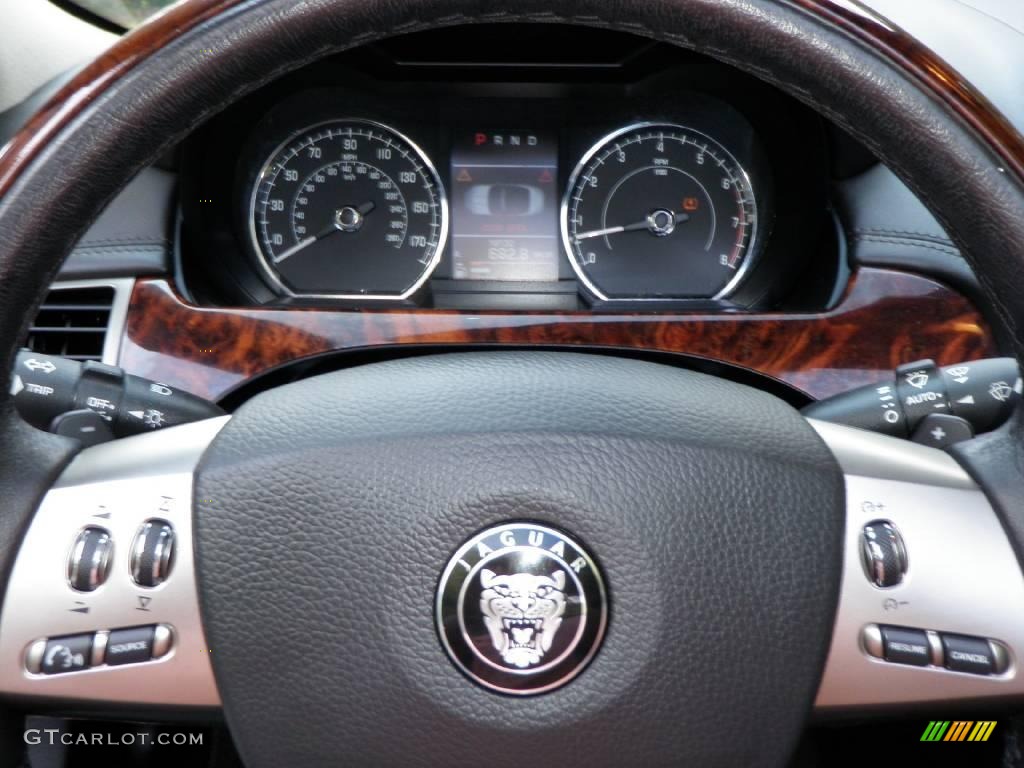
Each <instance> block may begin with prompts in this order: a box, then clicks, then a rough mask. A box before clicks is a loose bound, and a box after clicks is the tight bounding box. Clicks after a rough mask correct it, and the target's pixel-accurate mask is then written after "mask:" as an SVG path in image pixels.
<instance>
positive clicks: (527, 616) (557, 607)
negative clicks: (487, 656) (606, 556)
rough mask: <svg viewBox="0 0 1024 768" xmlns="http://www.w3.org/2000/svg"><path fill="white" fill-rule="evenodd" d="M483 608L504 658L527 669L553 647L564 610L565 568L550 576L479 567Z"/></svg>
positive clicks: (481, 605)
mask: <svg viewBox="0 0 1024 768" xmlns="http://www.w3.org/2000/svg"><path fill="white" fill-rule="evenodd" d="M480 586H482V587H483V588H484V591H483V592H482V593H481V594H480V611H481V612H482V613H483V615H484V624H486V625H487V631H488V632H490V633H491V642H492V643H494V648H495V650H497V651H498V653H500V654H501V658H503V659H504V660H505V662H506V663H508V664H511V665H512V666H513V667H517V668H519V669H525V668H526V667H529V666H532V665H534V664H537V663H538V662H540V660H541V659H542V658H543V657H544V654H545V653H546V652H547V651H549V650H551V643H552V642H553V641H554V639H555V633H556V632H557V631H558V627H559V626H560V625H561V623H562V614H563V613H565V592H564V591H563V590H564V589H565V571H555V573H554V574H552V575H551V576H534V575H533V574H532V573H514V574H512V575H511V576H499V575H498V574H496V573H495V572H494V571H492V570H489V569H487V568H484V569H483V570H482V571H480Z"/></svg>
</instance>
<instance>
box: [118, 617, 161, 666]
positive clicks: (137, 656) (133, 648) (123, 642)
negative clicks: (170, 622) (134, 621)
mask: <svg viewBox="0 0 1024 768" xmlns="http://www.w3.org/2000/svg"><path fill="white" fill-rule="evenodd" d="M154 629H155V627H152V626H149V627H132V628H131V629H116V630H114V631H113V632H111V633H110V637H109V638H108V639H107V658H106V662H107V664H110V665H111V666H117V665H118V664H137V663H138V662H140V661H149V660H150V659H152V658H153V634H154Z"/></svg>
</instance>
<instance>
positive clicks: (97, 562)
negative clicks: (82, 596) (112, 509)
mask: <svg viewBox="0 0 1024 768" xmlns="http://www.w3.org/2000/svg"><path fill="white" fill-rule="evenodd" d="M113 549H114V542H113V540H112V539H111V538H110V533H109V532H107V531H106V530H105V529H103V528H97V527H95V526H90V527H88V528H83V529H82V531H81V533H79V534H78V537H77V538H76V539H75V543H74V544H73V545H72V546H71V554H70V555H69V556H68V573H67V576H68V584H70V585H71V588H72V589H76V590H78V591H79V592H92V591H93V590H94V589H96V588H97V587H99V586H100V585H101V584H103V582H105V581H106V580H107V574H108V573H109V572H110V560H111V554H112V552H113Z"/></svg>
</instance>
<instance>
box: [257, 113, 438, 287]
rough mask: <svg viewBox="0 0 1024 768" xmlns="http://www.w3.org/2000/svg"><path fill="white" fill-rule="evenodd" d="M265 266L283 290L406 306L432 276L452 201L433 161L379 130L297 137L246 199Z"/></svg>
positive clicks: (359, 126) (352, 127)
mask: <svg viewBox="0 0 1024 768" xmlns="http://www.w3.org/2000/svg"><path fill="white" fill-rule="evenodd" d="M250 225H251V230H252V238H253V245H254V247H255V249H256V253H257V255H258V257H259V258H260V261H261V264H262V266H263V267H264V269H265V272H266V274H267V276H268V277H269V278H270V280H271V282H273V283H274V284H275V285H276V286H277V287H278V288H279V289H280V290H281V292H283V293H285V294H291V295H296V296H322V297H334V298H343V299H404V298H407V297H408V296H410V295H412V294H413V293H414V292H415V291H416V290H417V289H418V288H419V287H420V286H422V285H423V283H424V282H425V281H426V280H427V278H428V277H429V276H430V273H431V272H433V270H434V268H435V267H436V266H437V263H438V261H439V260H440V258H441V252H442V250H443V248H444V243H445V238H446V237H447V234H448V203H447V200H446V198H445V194H444V188H443V187H442V185H441V180H440V179H439V178H438V176H437V172H436V171H435V170H434V168H433V166H432V165H431V164H430V161H429V160H428V159H427V157H426V156H425V155H424V154H423V152H422V151H420V149H419V148H418V147H417V146H416V145H415V144H413V143H412V142H411V141H409V139H407V138H405V137H404V136H402V135H401V134H399V133H397V132H396V131H394V130H392V129H390V128H387V127H386V126H383V125H378V124H376V123H371V122H367V121H360V120H343V121H337V122H330V123H323V124H320V125H316V126H313V127H310V128H307V129H306V130H304V131H302V132H300V133H298V134H296V135H294V136H293V137H292V138H290V139H289V140H288V141H286V142H285V143H284V144H282V145H281V146H280V147H279V148H278V149H277V150H276V151H275V152H274V154H273V155H272V156H271V157H270V159H269V160H268V161H267V163H266V164H265V165H264V167H263V171H262V173H261V174H260V176H259V179H258V181H257V183H256V188H255V189H254V190H253V194H252V208H251V222H250Z"/></svg>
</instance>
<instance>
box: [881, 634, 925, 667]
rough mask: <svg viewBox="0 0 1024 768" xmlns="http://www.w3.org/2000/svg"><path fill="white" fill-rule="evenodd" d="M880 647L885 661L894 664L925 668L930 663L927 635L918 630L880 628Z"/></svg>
mask: <svg viewBox="0 0 1024 768" xmlns="http://www.w3.org/2000/svg"><path fill="white" fill-rule="evenodd" d="M882 645H883V648H884V651H885V660H886V661H891V662H893V663H894V664H912V665H914V666H915V667H927V666H928V665H929V664H930V663H931V647H930V646H929V644H928V635H926V634H925V633H924V632H923V631H922V630H920V629H901V628H899V627H882Z"/></svg>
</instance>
